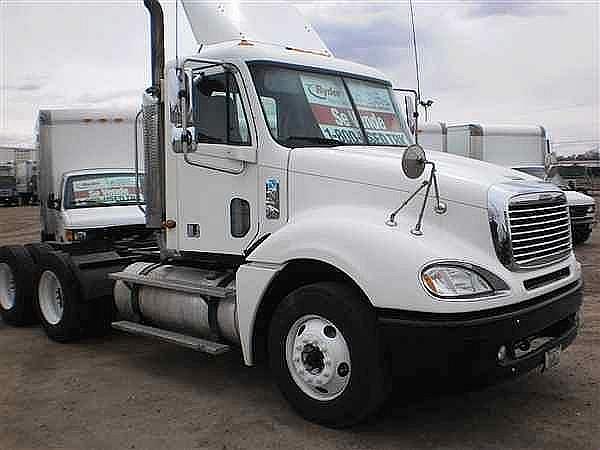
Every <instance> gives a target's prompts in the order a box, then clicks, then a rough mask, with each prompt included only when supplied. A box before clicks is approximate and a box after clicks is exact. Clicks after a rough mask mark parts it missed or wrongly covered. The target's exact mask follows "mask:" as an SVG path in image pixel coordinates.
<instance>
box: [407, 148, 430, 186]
mask: <svg viewBox="0 0 600 450" xmlns="http://www.w3.org/2000/svg"><path fill="white" fill-rule="evenodd" d="M426 162H427V158H426V157H425V151H424V150H423V147H421V146H420V145H419V144H413V145H411V146H410V147H408V148H407V149H406V150H405V151H404V155H403V156H402V171H403V172H404V175H406V176H407V177H408V178H411V179H415V178H419V177H420V176H421V175H423V172H424V171H425V163H426Z"/></svg>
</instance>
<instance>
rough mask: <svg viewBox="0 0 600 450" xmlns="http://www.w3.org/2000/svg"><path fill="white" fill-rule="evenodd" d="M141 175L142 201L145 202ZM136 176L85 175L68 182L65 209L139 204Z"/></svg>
mask: <svg viewBox="0 0 600 450" xmlns="http://www.w3.org/2000/svg"><path fill="white" fill-rule="evenodd" d="M142 185H143V176H142V175H140V201H142V202H143V199H144V198H143V194H142V192H141V186H142ZM136 191H137V188H136V179H135V175H130V174H114V175H112V174H111V175H83V176H76V177H72V178H70V179H69V181H68V182H67V190H66V199H65V202H66V203H65V205H66V206H65V207H66V208H67V209H70V208H90V207H95V206H117V205H131V204H134V203H136V202H137V196H136Z"/></svg>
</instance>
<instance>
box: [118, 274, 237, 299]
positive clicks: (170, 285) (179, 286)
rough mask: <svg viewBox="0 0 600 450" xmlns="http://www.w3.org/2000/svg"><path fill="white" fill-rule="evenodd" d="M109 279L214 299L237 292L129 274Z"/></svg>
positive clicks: (223, 288) (224, 288) (226, 288)
mask: <svg viewBox="0 0 600 450" xmlns="http://www.w3.org/2000/svg"><path fill="white" fill-rule="evenodd" d="M108 277H109V278H110V279H112V280H121V281H124V282H126V283H132V284H138V285H141V286H150V287H155V288H159V289H166V290H169V291H177V292H185V293H187V294H193V295H200V296H202V295H205V296H208V297H212V298H227V297H229V296H231V295H234V294H235V290H234V289H232V288H230V287H218V286H202V285H200V284H192V283H185V282H183V281H177V282H172V281H164V280H155V279H153V278H150V277H147V276H144V275H136V274H133V273H128V272H117V273H111V274H110V275H109V276H108Z"/></svg>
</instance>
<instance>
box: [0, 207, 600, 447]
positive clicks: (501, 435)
mask: <svg viewBox="0 0 600 450" xmlns="http://www.w3.org/2000/svg"><path fill="white" fill-rule="evenodd" d="M37 222H38V218H37V210H36V209H35V208H2V209H0V245H4V244H7V243H25V242H28V241H31V240H33V239H36V238H37V236H38V231H37ZM593 239H594V240H593V242H590V243H587V244H585V245H583V246H581V247H579V248H578V249H577V255H578V257H579V259H580V261H581V262H582V263H583V265H584V270H585V277H586V283H587V284H586V305H585V320H586V323H585V328H584V330H583V332H582V333H581V335H580V337H579V338H578V340H577V341H576V342H575V344H574V345H573V346H571V347H570V348H569V350H568V351H567V352H566V353H565V354H564V355H563V360H562V362H561V367H560V368H559V369H558V370H556V371H553V372H549V373H546V374H544V375H540V374H539V373H537V372H536V373H532V374H530V375H527V376H525V377H523V378H520V379H518V380H513V381H511V382H508V383H504V384H502V385H499V386H495V387H492V388H488V389H486V390H483V391H477V392H460V393H456V392H454V393H451V392H442V393H439V392H437V393H432V390H430V389H427V387H419V388H418V389H412V393H411V395H410V396H409V397H406V396H403V395H397V396H395V397H394V398H393V399H392V400H391V401H390V404H389V405H388V406H387V407H386V408H385V410H384V411H383V412H382V413H381V414H380V415H379V416H378V417H377V418H375V420H373V421H372V422H371V423H368V424H365V425H361V426H360V427H358V428H355V429H352V430H344V431H335V430H329V429H325V428H321V427H319V426H316V425H312V424H310V423H306V422H304V421H303V420H302V419H300V418H299V417H298V416H296V415H295V414H294V412H292V411H291V410H290V408H289V407H288V405H287V404H286V402H285V401H284V400H283V399H282V397H281V396H280V395H279V393H278V392H277V390H276V389H275V387H274V386H273V384H272V383H271V380H270V377H269V373H268V370H267V369H265V368H246V367H244V365H243V364H242V361H241V356H240V354H238V353H232V354H228V355H226V356H222V357H219V358H211V357H207V356H204V355H202V354H199V353H194V352H192V351H188V350H185V349H181V348H178V347H173V346H169V345H163V344H160V343H156V342H154V341H150V340H145V339H142V338H136V337H131V336H127V335H124V334H118V333H114V334H112V335H111V336H109V337H107V338H104V339H101V340H88V341H85V342H81V343H78V344H72V345H60V344H56V343H53V342H50V341H49V340H48V339H46V337H45V335H44V334H43V332H42V331H41V329H39V328H37V327H31V328H23V329H15V328H10V327H7V326H5V325H3V324H2V323H0V349H1V351H0V449H2V450H4V449H7V450H8V449H47V448H61V449H84V448H85V449H127V448H131V449H134V448H137V449H192V448H217V449H235V448H244V449H246V448H252V449H255V450H258V449H262V448H284V449H309V448H322V449H337V448H339V449H363V448H364V449H369V448H390V449H391V448H410V449H412V448H445V449H467V448H472V449H482V448H497V449H517V448H539V449H566V448H569V449H593V450H598V449H600V229H598V230H596V233H595V236H594V238H593ZM408 387H410V386H408Z"/></svg>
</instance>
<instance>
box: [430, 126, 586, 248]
mask: <svg viewBox="0 0 600 450" xmlns="http://www.w3.org/2000/svg"><path fill="white" fill-rule="evenodd" d="M440 124H442V125H437V124H433V125H430V126H420V127H419V129H420V130H423V131H422V132H421V133H420V134H419V141H420V143H422V144H423V145H424V146H425V148H431V149H432V150H438V149H439V148H440V147H442V148H444V147H445V148H446V150H445V151H447V152H448V153H451V154H454V155H459V156H464V157H467V158H474V159H478V160H480V161H485V162H488V163H492V164H497V165H500V166H503V167H510V168H512V169H515V170H518V171H520V172H524V173H527V174H529V175H532V176H535V177H538V178H541V179H546V176H547V175H546V167H545V163H546V158H547V156H548V155H549V146H548V139H547V136H546V130H545V128H544V127H542V126H539V125H516V126H515V125H489V124H488V125H483V124H453V125H446V124H445V123H444V122H440ZM439 141H441V142H442V143H443V144H441V145H439V144H438V142H439ZM559 170H560V167H559ZM550 181H552V182H553V183H554V184H556V185H558V186H559V187H560V188H561V189H563V190H564V191H565V195H566V197H567V203H568V205H569V212H570V215H571V228H572V237H573V242H574V243H575V244H581V243H583V242H585V241H587V240H588V239H589V237H590V235H591V233H592V229H593V227H594V225H595V223H596V202H595V200H594V199H593V198H592V197H590V196H588V195H585V194H583V193H580V192H577V191H576V190H575V189H573V188H571V186H569V185H568V183H566V182H565V181H564V180H563V179H562V178H561V176H560V175H558V174H557V175H555V176H553V177H551V180H550Z"/></svg>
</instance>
